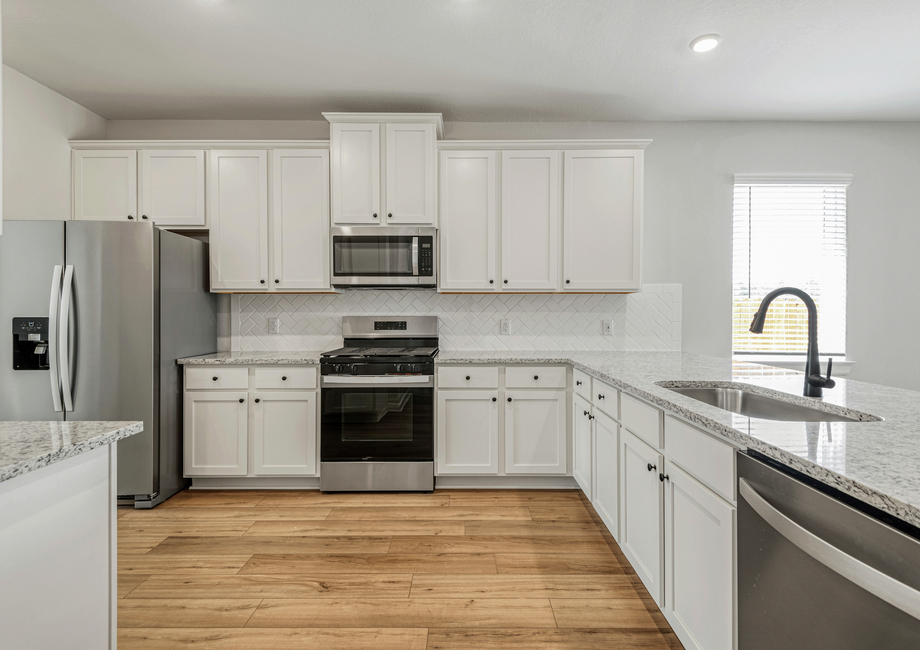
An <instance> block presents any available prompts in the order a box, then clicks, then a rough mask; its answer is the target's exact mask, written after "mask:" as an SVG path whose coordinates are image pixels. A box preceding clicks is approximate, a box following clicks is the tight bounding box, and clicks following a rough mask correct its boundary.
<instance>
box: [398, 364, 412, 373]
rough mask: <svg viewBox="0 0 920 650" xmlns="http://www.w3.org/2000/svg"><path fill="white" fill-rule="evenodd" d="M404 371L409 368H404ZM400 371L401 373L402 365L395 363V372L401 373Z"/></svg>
mask: <svg viewBox="0 0 920 650" xmlns="http://www.w3.org/2000/svg"><path fill="white" fill-rule="evenodd" d="M406 369H407V370H408V369H409V366H406ZM402 371H403V366H402V364H401V363H397V364H396V372H402Z"/></svg>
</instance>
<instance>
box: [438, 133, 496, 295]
mask: <svg viewBox="0 0 920 650" xmlns="http://www.w3.org/2000/svg"><path fill="white" fill-rule="evenodd" d="M497 156H498V153H497V152H495V151H442V152H441V159H440V176H441V182H440V203H441V209H440V222H441V230H440V249H441V269H440V275H439V280H440V289H441V290H445V291H494V290H497V289H499V288H500V282H498V281H497V276H496V237H497V234H498V230H497V227H498V222H497V208H498V206H497V203H496V169H495V165H496V162H495V161H496V157H497Z"/></svg>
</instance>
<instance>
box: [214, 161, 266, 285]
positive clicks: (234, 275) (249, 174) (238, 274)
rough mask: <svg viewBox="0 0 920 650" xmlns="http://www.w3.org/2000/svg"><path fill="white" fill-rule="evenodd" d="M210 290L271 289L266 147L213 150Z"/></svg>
mask: <svg viewBox="0 0 920 650" xmlns="http://www.w3.org/2000/svg"><path fill="white" fill-rule="evenodd" d="M208 213H209V215H210V223H211V229H210V242H211V245H210V250H211V289H212V290H234V289H235V290H253V289H263V290H267V289H268V152H266V151H212V152H211V154H210V170H209V179H208Z"/></svg>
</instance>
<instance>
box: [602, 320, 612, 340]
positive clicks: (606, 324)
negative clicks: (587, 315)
mask: <svg viewBox="0 0 920 650" xmlns="http://www.w3.org/2000/svg"><path fill="white" fill-rule="evenodd" d="M601 325H602V326H603V328H604V336H613V321H612V320H602V321H601Z"/></svg>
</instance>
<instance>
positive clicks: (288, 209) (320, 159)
mask: <svg viewBox="0 0 920 650" xmlns="http://www.w3.org/2000/svg"><path fill="white" fill-rule="evenodd" d="M271 177H272V206H271V231H272V256H271V257H272V273H271V289H273V290H278V291H296V290H301V289H327V290H328V289H329V286H330V285H329V152H327V151H325V150H323V149H276V150H275V151H273V152H272V169H271Z"/></svg>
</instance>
